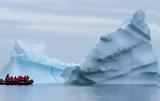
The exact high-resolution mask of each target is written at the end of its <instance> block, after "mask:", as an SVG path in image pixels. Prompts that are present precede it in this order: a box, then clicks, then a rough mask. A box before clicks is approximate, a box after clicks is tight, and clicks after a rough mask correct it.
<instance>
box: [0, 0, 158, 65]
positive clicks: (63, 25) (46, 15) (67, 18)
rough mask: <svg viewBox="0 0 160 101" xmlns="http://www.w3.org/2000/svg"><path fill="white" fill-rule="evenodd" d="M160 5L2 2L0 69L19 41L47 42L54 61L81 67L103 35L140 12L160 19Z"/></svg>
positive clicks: (123, 0) (131, 0) (116, 0)
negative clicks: (75, 64) (157, 16)
mask: <svg viewBox="0 0 160 101" xmlns="http://www.w3.org/2000/svg"><path fill="white" fill-rule="evenodd" d="M159 4H160V1H159V0H152V1H151V2H149V0H148V1H147V0H0V66H1V67H3V65H4V64H5V63H7V61H8V60H9V58H10V54H11V51H12V49H13V46H14V41H15V40H17V39H20V40H25V41H28V42H35V43H37V42H44V43H45V44H46V48H47V54H48V55H49V56H50V57H51V58H57V59H60V60H63V61H65V62H75V63H79V62H80V61H81V60H82V59H83V58H84V57H85V55H86V54H87V53H88V51H89V50H90V49H91V48H92V47H94V45H95V44H96V43H97V41H98V39H99V37H100V36H101V35H102V34H105V33H109V32H112V31H114V30H115V29H116V28H118V27H119V26H121V25H122V24H123V23H125V22H126V21H128V19H129V18H130V17H131V15H132V14H133V13H134V12H135V11H136V10H138V9H143V10H145V11H146V12H147V13H150V12H151V13H154V14H156V15H160V14H159V11H160V6H159ZM154 28H157V25H154ZM157 40H158V39H157ZM157 40H156V41H157ZM156 41H155V42H154V43H156Z"/></svg>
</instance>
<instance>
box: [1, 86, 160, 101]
mask: <svg viewBox="0 0 160 101" xmlns="http://www.w3.org/2000/svg"><path fill="white" fill-rule="evenodd" d="M0 101H160V88H158V87H157V86H155V85H101V86H89V87H88V86H64V85H32V86H4V85H3V86H0Z"/></svg>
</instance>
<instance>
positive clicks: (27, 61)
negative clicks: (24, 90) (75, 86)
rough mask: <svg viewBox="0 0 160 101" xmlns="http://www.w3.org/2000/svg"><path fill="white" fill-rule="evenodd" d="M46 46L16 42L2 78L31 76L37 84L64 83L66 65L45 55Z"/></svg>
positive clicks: (2, 72)
mask: <svg viewBox="0 0 160 101" xmlns="http://www.w3.org/2000/svg"><path fill="white" fill-rule="evenodd" d="M45 53H46V52H45V45H44V44H42V43H40V44H33V43H30V44H29V43H27V42H24V41H22V40H17V41H15V46H14V50H13V53H12V56H11V58H10V61H9V62H8V63H7V64H6V66H5V67H4V68H3V70H2V71H1V77H5V75H6V74H10V75H14V76H17V75H29V76H30V77H31V78H33V79H34V82H35V83H64V78H63V77H61V73H62V71H63V70H64V68H65V67H66V66H71V65H74V64H66V63H64V62H62V61H59V60H57V59H50V58H49V57H48V56H47V55H46V54H45Z"/></svg>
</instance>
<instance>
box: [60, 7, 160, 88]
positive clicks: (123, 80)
mask: <svg viewBox="0 0 160 101" xmlns="http://www.w3.org/2000/svg"><path fill="white" fill-rule="evenodd" d="M62 76H63V77H64V78H65V80H66V83H68V84H80V85H88V84H114V83H118V84H144V83H145V84H156V83H157V82H158V64H157V60H156V57H155V56H154V52H153V49H152V44H151V36H150V28H149V27H148V25H147V23H146V21H145V13H144V12H143V11H141V10H138V11H137V12H136V13H135V14H134V15H133V17H132V18H131V20H130V22H129V23H128V24H126V25H125V27H122V28H119V29H117V30H116V31H115V32H112V33H109V34H105V35H103V36H101V37H100V40H99V42H98V43H97V44H96V46H95V47H94V48H93V49H92V50H91V51H90V53H89V54H88V55H87V57H86V58H85V59H84V61H83V62H82V63H81V64H80V65H78V66H71V67H68V68H66V69H65V70H64V71H63V74H62Z"/></svg>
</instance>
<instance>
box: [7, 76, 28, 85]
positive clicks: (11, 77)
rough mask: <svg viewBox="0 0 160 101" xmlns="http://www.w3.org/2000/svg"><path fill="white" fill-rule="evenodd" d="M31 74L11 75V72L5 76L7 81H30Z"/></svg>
mask: <svg viewBox="0 0 160 101" xmlns="http://www.w3.org/2000/svg"><path fill="white" fill-rule="evenodd" d="M28 81H29V76H26V75H25V76H18V77H17V76H10V75H9V74H7V75H6V77H5V82H17V83H18V82H28Z"/></svg>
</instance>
